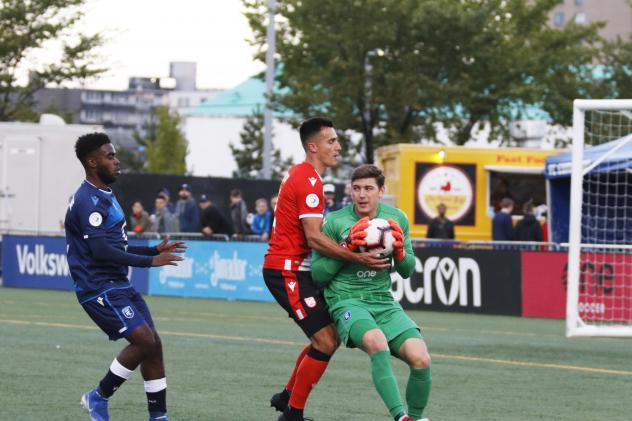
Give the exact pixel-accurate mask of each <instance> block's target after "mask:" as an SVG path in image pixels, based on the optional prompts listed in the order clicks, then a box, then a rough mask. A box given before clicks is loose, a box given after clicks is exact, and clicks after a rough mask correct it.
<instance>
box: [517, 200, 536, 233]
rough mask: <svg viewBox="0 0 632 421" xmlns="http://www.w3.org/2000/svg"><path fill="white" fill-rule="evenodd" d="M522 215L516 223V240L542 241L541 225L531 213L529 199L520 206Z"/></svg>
mask: <svg viewBox="0 0 632 421" xmlns="http://www.w3.org/2000/svg"><path fill="white" fill-rule="evenodd" d="M522 213H523V214H524V216H523V217H522V219H521V220H520V221H518V223H517V224H516V240H518V241H537V242H541V241H542V226H541V225H540V223H539V222H538V220H537V219H536V218H535V216H534V215H533V202H532V201H531V200H529V201H528V202H527V203H525V204H524V205H523V206H522Z"/></svg>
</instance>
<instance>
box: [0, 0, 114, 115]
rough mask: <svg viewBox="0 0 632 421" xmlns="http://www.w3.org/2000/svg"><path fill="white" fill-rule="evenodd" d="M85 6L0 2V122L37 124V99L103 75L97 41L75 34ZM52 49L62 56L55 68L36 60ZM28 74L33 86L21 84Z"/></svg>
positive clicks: (74, 1) (61, 0) (66, 1)
mask: <svg viewBox="0 0 632 421" xmlns="http://www.w3.org/2000/svg"><path fill="white" fill-rule="evenodd" d="M84 4H85V0H2V1H0V121H7V120H17V119H27V120H32V119H34V118H35V116H34V113H33V111H32V108H33V105H34V100H33V93H34V92H35V91H37V90H39V89H41V88H43V87H44V86H47V85H49V84H53V85H60V84H62V83H64V82H68V81H83V80H86V79H88V78H91V77H94V76H97V75H99V74H101V73H103V72H104V71H105V70H106V69H104V68H102V67H98V66H97V64H96V60H97V58H96V55H95V51H96V50H97V48H98V47H99V46H101V45H102V44H103V38H102V37H101V36H100V35H99V34H96V35H86V34H81V33H77V31H75V30H73V27H74V26H75V25H76V23H77V22H78V21H79V20H80V19H81V17H82V16H83V13H82V11H81V6H83V5H84ZM54 43H58V44H60V45H61V56H60V57H59V58H58V59H57V60H55V61H52V62H46V63H36V62H35V61H34V60H32V58H33V57H34V56H35V55H36V54H37V53H38V52H39V51H41V50H42V49H43V48H50V46H51V45H54ZM26 71H28V72H29V80H28V82H26V83H24V82H21V81H20V77H21V75H23V74H24V73H25V72H26Z"/></svg>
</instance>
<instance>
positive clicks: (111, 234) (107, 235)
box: [65, 133, 186, 421]
mask: <svg viewBox="0 0 632 421" xmlns="http://www.w3.org/2000/svg"><path fill="white" fill-rule="evenodd" d="M75 152H76V154H77V158H79V161H81V164H82V165H83V167H84V169H85V172H86V179H85V181H84V182H83V183H82V184H81V186H80V187H79V189H78V190H77V192H76V193H75V194H74V196H73V197H72V199H71V201H70V204H69V206H68V212H67V213H66V221H65V228H66V244H67V254H68V265H69V266H70V274H71V275H72V279H73V280H74V283H75V291H76V293H77V298H78V300H79V303H80V304H81V305H82V306H83V309H84V310H85V311H86V313H88V315H89V316H90V318H91V319H92V320H93V321H94V322H95V323H96V324H97V326H99V327H100V328H101V330H103V332H105V333H106V334H107V335H108V336H109V338H110V339H111V340H114V341H115V340H117V339H120V338H125V339H126V340H127V341H128V342H129V345H127V346H126V347H125V348H124V349H123V350H122V351H121V352H120V353H119V354H118V356H117V357H116V358H115V359H114V361H113V362H112V364H111V365H110V369H109V370H108V372H107V373H106V375H105V377H103V379H101V381H100V382H99V384H98V386H97V387H96V388H94V389H92V390H90V391H89V392H86V393H85V394H84V395H83V396H82V397H81V404H82V405H83V406H84V408H85V409H86V410H87V411H88V412H89V414H90V418H91V419H92V420H93V421H107V420H109V416H108V399H109V398H110V396H112V395H113V394H114V392H115V391H116V389H118V388H119V387H120V386H121V385H122V384H123V382H125V380H127V379H128V378H129V377H130V376H131V375H132V373H133V372H134V370H135V369H136V367H138V366H140V371H141V374H142V376H143V379H144V380H145V392H146V394H147V403H148V404H147V405H148V409H149V420H150V421H154V420H161V421H167V381H166V378H165V368H164V364H163V360H162V345H161V342H160V337H159V336H158V332H156V329H155V327H154V322H153V320H152V317H151V313H150V312H149V308H147V304H145V300H143V297H142V296H141V295H140V294H139V293H138V292H137V291H136V290H135V289H134V287H133V286H132V284H131V283H130V282H129V280H128V279H127V272H128V269H129V266H136V267H150V266H164V265H177V263H176V262H177V261H179V260H183V258H182V257H180V256H178V255H175V254H173V253H181V252H184V250H185V249H186V246H185V245H184V243H183V242H181V241H175V242H169V241H168V240H165V241H163V242H162V243H160V244H158V245H157V246H156V247H132V246H128V245H127V234H126V224H125V216H124V214H123V210H122V209H121V206H120V205H119V203H118V201H117V200H116V197H115V196H114V193H113V192H112V190H111V189H110V188H109V187H108V186H109V185H110V184H112V183H113V182H114V181H115V180H116V178H117V177H118V176H119V175H120V173H121V170H120V162H119V160H118V158H117V157H116V150H115V149H114V146H113V145H112V144H111V143H110V139H109V138H108V136H107V135H106V134H104V133H90V134H87V135H84V136H81V137H79V139H78V140H77V143H76V144H75Z"/></svg>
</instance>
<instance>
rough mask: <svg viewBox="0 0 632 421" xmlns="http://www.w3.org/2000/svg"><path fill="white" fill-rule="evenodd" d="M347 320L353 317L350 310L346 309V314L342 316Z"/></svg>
mask: <svg viewBox="0 0 632 421" xmlns="http://www.w3.org/2000/svg"><path fill="white" fill-rule="evenodd" d="M342 317H344V318H345V320H349V319H350V318H351V312H350V311H349V310H347V311H345V314H344V315H343V316H342Z"/></svg>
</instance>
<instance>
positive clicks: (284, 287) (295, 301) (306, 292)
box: [263, 269, 333, 338]
mask: <svg viewBox="0 0 632 421" xmlns="http://www.w3.org/2000/svg"><path fill="white" fill-rule="evenodd" d="M263 279H264V281H265V283H266V286H267V287H268V289H269V290H270V292H271V293H272V296H273V297H274V299H275V300H277V302H278V303H279V304H280V305H281V307H283V308H284V309H285V311H287V313H288V315H289V316H290V317H291V318H293V319H294V321H295V322H296V324H297V325H298V326H299V327H300V328H301V329H302V330H303V332H304V333H305V335H306V336H307V337H308V338H310V337H312V336H313V335H314V333H316V332H318V331H319V330H320V329H322V328H324V327H325V326H328V325H330V324H332V323H333V320H332V319H331V316H330V315H329V312H328V311H327V306H326V304H325V298H324V297H323V289H322V288H319V287H317V286H316V285H314V282H313V281H312V276H311V274H310V272H307V271H292V270H277V269H263Z"/></svg>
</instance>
